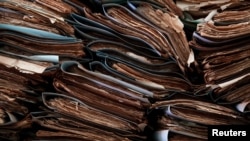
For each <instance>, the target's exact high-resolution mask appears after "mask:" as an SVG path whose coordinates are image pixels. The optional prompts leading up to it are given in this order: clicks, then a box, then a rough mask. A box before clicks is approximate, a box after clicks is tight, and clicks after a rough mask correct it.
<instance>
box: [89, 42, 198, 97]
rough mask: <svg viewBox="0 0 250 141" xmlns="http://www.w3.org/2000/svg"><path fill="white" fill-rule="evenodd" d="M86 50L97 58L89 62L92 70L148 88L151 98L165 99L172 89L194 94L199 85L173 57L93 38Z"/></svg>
mask: <svg viewBox="0 0 250 141" xmlns="http://www.w3.org/2000/svg"><path fill="white" fill-rule="evenodd" d="M86 49H87V50H88V51H89V52H91V53H92V54H93V55H95V56H93V58H97V59H96V60H95V61H93V62H91V63H90V64H89V67H90V69H91V70H92V71H96V72H100V73H102V74H105V75H108V76H112V77H115V78H119V79H121V80H123V81H125V82H127V83H130V84H132V85H134V86H138V87H140V88H143V89H144V90H147V91H148V92H147V93H148V96H149V98H153V99H154V100H161V99H165V98H168V97H169V96H170V95H171V94H173V93H175V92H179V93H185V94H190V95H193V94H192V92H194V91H196V90H197V88H198V87H197V86H196V85H193V84H192V83H191V81H190V80H188V78H186V77H185V76H184V75H183V74H182V72H181V70H180V68H179V67H178V65H177V64H176V62H175V61H173V60H166V59H164V58H161V57H154V56H151V55H150V54H149V53H148V54H147V53H145V52H144V53H143V52H139V51H136V50H134V49H133V48H131V47H129V46H126V45H123V44H121V43H118V42H113V41H106V40H96V41H93V42H91V43H89V44H88V45H87V46H86ZM145 76H147V77H145ZM130 88H131V89H133V88H132V87H130ZM134 90H136V89H134ZM136 91H141V90H138V89H137V90H136ZM141 92H143V91H141ZM143 93H145V92H143Z"/></svg>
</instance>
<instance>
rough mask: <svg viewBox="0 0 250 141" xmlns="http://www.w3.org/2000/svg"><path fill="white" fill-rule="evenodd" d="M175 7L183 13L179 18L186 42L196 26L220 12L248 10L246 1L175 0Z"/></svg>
mask: <svg viewBox="0 0 250 141" xmlns="http://www.w3.org/2000/svg"><path fill="white" fill-rule="evenodd" d="M176 5H177V7H179V8H180V9H181V11H182V12H183V16H182V17H180V18H181V20H182V22H183V24H184V25H185V32H186V34H187V36H188V40H191V39H192V38H190V37H191V36H192V33H193V32H194V31H195V30H196V27H197V24H199V23H203V22H207V21H209V20H211V18H212V17H213V16H214V15H215V14H217V13H220V12H221V11H235V12H239V11H243V10H247V9H249V1H246V0H211V1H207V0H176Z"/></svg>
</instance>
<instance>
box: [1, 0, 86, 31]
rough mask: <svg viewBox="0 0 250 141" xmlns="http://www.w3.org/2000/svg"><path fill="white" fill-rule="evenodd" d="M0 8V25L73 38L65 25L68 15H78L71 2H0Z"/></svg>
mask: <svg viewBox="0 0 250 141" xmlns="http://www.w3.org/2000/svg"><path fill="white" fill-rule="evenodd" d="M78 6H81V5H80V4H78ZM0 7H1V9H0V17H1V18H0V23H5V24H12V25H19V26H25V27H30V28H35V29H40V30H44V31H48V32H52V33H56V34H62V35H68V36H74V29H73V27H72V26H71V25H70V24H69V23H67V21H66V17H68V16H69V14H70V13H80V10H79V8H77V7H76V6H74V5H73V3H72V2H70V1H61V0H59V1H48V0H34V1H30V0H1V1H0Z"/></svg>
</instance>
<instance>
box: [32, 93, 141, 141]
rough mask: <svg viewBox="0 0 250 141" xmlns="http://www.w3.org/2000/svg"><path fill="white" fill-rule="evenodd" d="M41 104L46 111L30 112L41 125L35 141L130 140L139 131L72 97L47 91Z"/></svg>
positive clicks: (33, 118) (121, 120)
mask: <svg viewBox="0 0 250 141" xmlns="http://www.w3.org/2000/svg"><path fill="white" fill-rule="evenodd" d="M42 101H43V103H44V105H45V106H46V107H47V110H44V111H36V112H31V117H32V121H33V122H34V123H35V124H37V125H39V126H41V127H40V128H38V130H36V133H35V138H34V139H33V140H46V139H47V140H51V141H59V140H69V141H78V140H79V141H80V140H86V141H92V140H104V141H116V140H121V141H131V139H129V138H131V137H133V132H135V131H137V130H138V128H137V126H136V125H135V124H133V123H130V122H128V121H126V120H124V119H122V118H119V117H116V116H114V115H110V114H109V113H106V112H104V111H102V110H99V109H96V108H94V107H92V106H91V105H87V104H86V103H84V102H82V101H81V100H79V99H77V98H75V97H71V96H69V95H65V94H59V93H51V92H44V93H42ZM96 102H97V101H96ZM48 109H49V110H48ZM128 134H129V136H126V135H128ZM135 137H137V136H136V135H135Z"/></svg>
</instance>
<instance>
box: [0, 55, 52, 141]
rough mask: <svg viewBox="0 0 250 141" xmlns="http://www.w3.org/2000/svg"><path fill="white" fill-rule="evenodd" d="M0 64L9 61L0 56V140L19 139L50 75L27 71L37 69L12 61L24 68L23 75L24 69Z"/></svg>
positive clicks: (21, 62) (45, 88)
mask: <svg viewBox="0 0 250 141" xmlns="http://www.w3.org/2000/svg"><path fill="white" fill-rule="evenodd" d="M2 61H3V62H4V61H6V62H8V61H9V60H8V59H6V58H2V57H1V63H0V140H11V141H16V140H22V136H21V133H23V132H24V131H25V130H26V129H28V128H31V126H32V121H31V118H30V116H29V113H30V112H31V111H36V110H37V108H38V107H39V106H40V104H41V103H40V101H39V99H40V96H41V92H43V91H48V90H49V89H48V88H49V87H50V84H49V82H48V78H49V76H50V75H52V74H53V72H51V71H48V70H45V71H44V73H43V74H39V73H36V72H34V71H32V70H30V71H28V69H36V68H35V67H37V66H35V65H33V66H32V65H27V64H25V63H24V61H21V60H19V61H14V62H19V64H22V65H23V67H25V66H26V68H25V72H24V71H23V70H24V68H22V70H18V69H16V68H15V67H13V66H10V65H8V66H6V65H5V64H2ZM10 64H11V63H10ZM16 67H17V66H16Z"/></svg>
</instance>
